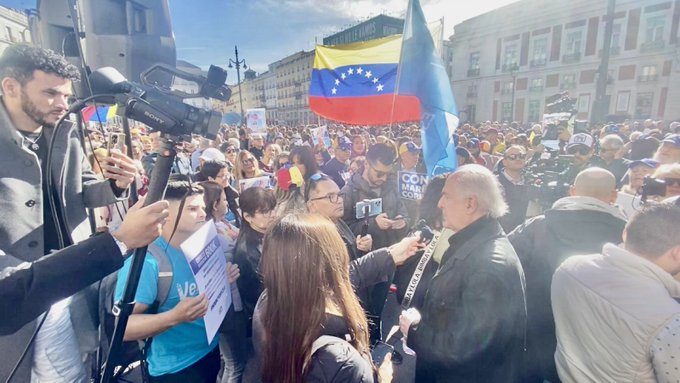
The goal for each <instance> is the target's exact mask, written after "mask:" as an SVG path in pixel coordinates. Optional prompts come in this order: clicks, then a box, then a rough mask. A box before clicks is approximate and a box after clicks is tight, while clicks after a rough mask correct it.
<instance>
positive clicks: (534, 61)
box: [531, 58, 548, 68]
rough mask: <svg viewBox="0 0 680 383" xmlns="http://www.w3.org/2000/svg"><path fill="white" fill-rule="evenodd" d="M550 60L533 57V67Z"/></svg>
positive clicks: (542, 64) (543, 64)
mask: <svg viewBox="0 0 680 383" xmlns="http://www.w3.org/2000/svg"><path fill="white" fill-rule="evenodd" d="M547 61H548V60H546V59H544V58H542V59H533V60H531V67H532V68H536V67H541V66H545V64H546V63H547Z"/></svg>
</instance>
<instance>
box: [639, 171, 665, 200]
mask: <svg viewBox="0 0 680 383" xmlns="http://www.w3.org/2000/svg"><path fill="white" fill-rule="evenodd" d="M665 195H666V182H664V181H663V180H657V179H656V178H652V177H650V176H647V177H645V181H644V183H643V184H642V196H641V198H640V201H642V203H645V202H647V199H648V198H649V197H650V196H665Z"/></svg>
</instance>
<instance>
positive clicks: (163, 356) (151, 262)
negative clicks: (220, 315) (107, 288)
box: [115, 237, 219, 376]
mask: <svg viewBox="0 0 680 383" xmlns="http://www.w3.org/2000/svg"><path fill="white" fill-rule="evenodd" d="M155 243H156V245H157V246H158V247H159V248H161V249H167V251H166V255H167V256H168V258H169V259H170V263H171V264H172V271H173V278H172V285H171V286H172V287H171V288H170V292H169V294H168V299H167V300H166V301H165V303H164V304H162V305H161V306H160V307H159V309H158V312H159V313H163V312H166V311H170V310H172V309H173V308H174V307H175V306H176V305H177V304H178V303H179V300H180V296H182V297H185V296H187V297H194V296H197V295H199V292H198V287H197V285H196V280H195V279H194V276H193V274H192V273H191V269H190V267H189V263H188V262H187V261H186V258H185V257H184V254H183V253H182V252H181V251H180V250H178V249H175V248H174V247H172V246H170V244H168V243H167V242H166V241H165V239H164V238H163V237H159V238H158V239H156V241H155ZM132 259H133V257H129V258H128V259H127V260H125V264H124V265H123V268H122V269H120V271H119V272H118V281H117V282H116V293H115V300H119V299H120V298H121V297H122V296H123V290H124V289H125V282H126V281H127V275H128V273H129V272H130V266H131V265H132ZM157 290H158V263H156V260H155V259H154V257H153V256H152V255H151V254H149V253H147V254H146V257H145V258H144V266H143V267H142V275H141V277H140V280H139V287H138V288H137V293H136V295H135V301H136V302H137V303H143V304H147V305H149V306H151V305H152V304H153V302H154V301H155V299H156V292H157ZM218 341H219V340H218V337H215V339H213V341H212V343H211V344H208V340H207V337H206V332H205V322H204V321H203V319H202V318H201V319H197V320H195V321H193V322H188V323H180V324H178V325H177V326H175V327H172V328H170V329H168V330H167V331H165V332H163V333H161V334H158V335H156V336H154V337H153V341H152V342H151V348H150V349H149V354H148V357H147V361H148V363H149V373H150V374H151V375H152V376H161V375H165V374H170V373H174V372H178V371H181V370H183V369H185V368H187V367H189V366H191V365H193V364H194V363H196V362H198V361H199V360H200V359H201V358H203V357H204V356H205V355H207V354H208V353H209V352H210V351H211V350H212V349H213V348H215V347H216V346H217V344H218Z"/></svg>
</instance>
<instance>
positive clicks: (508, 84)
mask: <svg viewBox="0 0 680 383" xmlns="http://www.w3.org/2000/svg"><path fill="white" fill-rule="evenodd" d="M501 93H502V94H510V93H512V80H510V81H504V82H503V89H502V90H501Z"/></svg>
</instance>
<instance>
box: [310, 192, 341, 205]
mask: <svg viewBox="0 0 680 383" xmlns="http://www.w3.org/2000/svg"><path fill="white" fill-rule="evenodd" d="M326 198H328V200H329V201H330V202H331V203H338V201H340V200H341V199H343V198H345V193H328V194H326V195H325V196H323V197H316V198H310V199H309V200H310V201H317V200H320V199H326Z"/></svg>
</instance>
